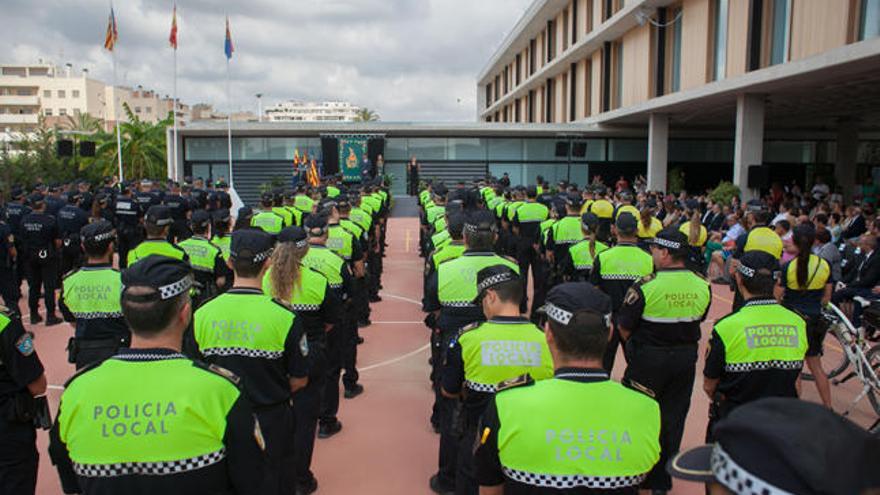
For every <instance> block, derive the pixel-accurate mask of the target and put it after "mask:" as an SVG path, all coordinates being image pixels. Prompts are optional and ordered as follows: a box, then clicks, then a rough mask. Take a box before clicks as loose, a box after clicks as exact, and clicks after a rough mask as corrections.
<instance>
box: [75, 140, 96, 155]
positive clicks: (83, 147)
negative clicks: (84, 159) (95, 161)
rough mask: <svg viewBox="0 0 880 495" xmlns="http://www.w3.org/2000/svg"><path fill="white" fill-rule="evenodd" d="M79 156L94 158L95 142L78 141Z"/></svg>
mask: <svg viewBox="0 0 880 495" xmlns="http://www.w3.org/2000/svg"><path fill="white" fill-rule="evenodd" d="M79 156H95V142H94V141H80V143H79Z"/></svg>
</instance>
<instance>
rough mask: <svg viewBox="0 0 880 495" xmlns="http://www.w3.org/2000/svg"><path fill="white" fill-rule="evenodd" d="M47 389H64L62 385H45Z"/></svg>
mask: <svg viewBox="0 0 880 495" xmlns="http://www.w3.org/2000/svg"><path fill="white" fill-rule="evenodd" d="M46 388H48V389H49V390H64V385H47V386H46Z"/></svg>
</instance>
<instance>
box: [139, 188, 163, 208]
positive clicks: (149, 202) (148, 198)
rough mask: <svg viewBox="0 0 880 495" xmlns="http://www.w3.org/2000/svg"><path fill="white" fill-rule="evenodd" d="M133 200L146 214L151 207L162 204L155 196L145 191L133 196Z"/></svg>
mask: <svg viewBox="0 0 880 495" xmlns="http://www.w3.org/2000/svg"><path fill="white" fill-rule="evenodd" d="M134 200H135V202H136V203H137V204H138V206H139V207H140V210H141V211H142V212H144V213H146V211H147V210H149V209H150V207H151V206H156V205H159V204H161V203H162V202H161V201H160V200H159V197H158V196H157V195H155V194H153V193H152V192H147V191H142V192H139V193H136V194H135V195H134Z"/></svg>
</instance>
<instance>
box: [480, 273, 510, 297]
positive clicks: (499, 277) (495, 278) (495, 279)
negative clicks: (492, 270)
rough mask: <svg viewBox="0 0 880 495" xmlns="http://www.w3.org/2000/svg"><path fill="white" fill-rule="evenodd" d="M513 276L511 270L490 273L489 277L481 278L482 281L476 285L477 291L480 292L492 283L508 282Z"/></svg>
mask: <svg viewBox="0 0 880 495" xmlns="http://www.w3.org/2000/svg"><path fill="white" fill-rule="evenodd" d="M513 277H514V273H513V272H507V273H498V274H495V275H492V276H491V277H489V278H487V279H485V280H483V281H482V282H480V283H479V284H478V285H477V293H481V292H483V291H484V290H486V289H488V288H489V287H492V286H493V285H498V284H503V283H504V282H510V281H511V280H513Z"/></svg>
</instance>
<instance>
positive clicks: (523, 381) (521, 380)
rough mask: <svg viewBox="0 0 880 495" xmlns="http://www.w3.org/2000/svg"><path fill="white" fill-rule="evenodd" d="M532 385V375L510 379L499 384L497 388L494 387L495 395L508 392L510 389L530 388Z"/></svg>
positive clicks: (533, 382)
mask: <svg viewBox="0 0 880 495" xmlns="http://www.w3.org/2000/svg"><path fill="white" fill-rule="evenodd" d="M534 384H535V380H533V379H532V375H529V374H528V373H526V374H525V375H520V376H517V377H514V378H510V379H507V380H504V381H503V382H501V383H499V384H498V386H497V387H495V393H496V394H497V393H500V392H503V391H505V390H510V389H512V388H517V387H524V386H530V385H534Z"/></svg>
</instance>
